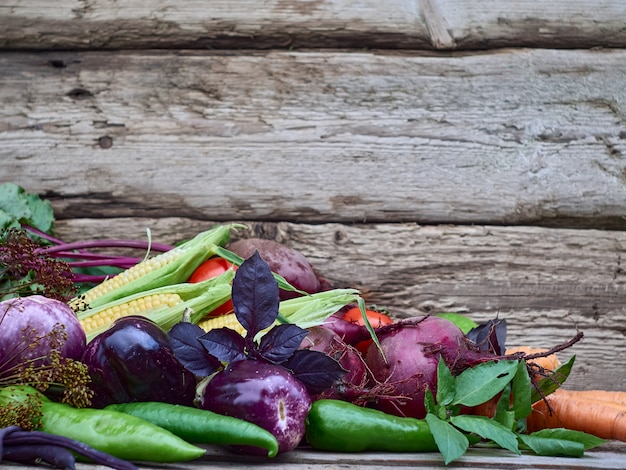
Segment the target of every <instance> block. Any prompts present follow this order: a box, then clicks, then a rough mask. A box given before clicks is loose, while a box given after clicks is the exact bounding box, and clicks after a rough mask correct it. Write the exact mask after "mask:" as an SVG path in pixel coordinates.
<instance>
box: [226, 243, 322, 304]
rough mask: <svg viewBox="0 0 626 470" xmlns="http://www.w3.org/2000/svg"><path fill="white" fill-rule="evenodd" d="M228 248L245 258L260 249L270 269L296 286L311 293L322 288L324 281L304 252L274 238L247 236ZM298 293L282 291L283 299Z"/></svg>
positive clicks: (281, 297) (295, 295)
mask: <svg viewBox="0 0 626 470" xmlns="http://www.w3.org/2000/svg"><path fill="white" fill-rule="evenodd" d="M228 249H229V250H230V251H232V252H233V253H235V254H237V255H239V256H241V257H242V258H244V259H247V258H249V257H250V256H252V255H253V254H254V252H255V251H258V252H259V254H260V255H261V258H263V260H264V261H265V262H266V263H267V264H268V265H269V267H270V269H271V270H272V271H273V272H275V273H276V274H280V275H281V276H282V277H284V278H285V280H286V281H287V282H288V283H289V284H291V285H292V286H294V287H295V288H297V289H299V290H302V291H304V292H308V293H309V294H314V293H316V292H319V291H320V290H322V286H323V281H321V280H320V278H319V277H318V275H317V273H316V272H315V269H314V268H313V265H312V264H311V263H310V262H309V260H308V259H307V258H306V257H305V256H304V255H303V254H302V253H300V252H299V251H297V250H294V249H293V248H290V247H288V246H286V245H283V244H281V243H278V242H276V241H274V240H265V239H262V238H245V239H241V240H237V241H236V242H233V243H231V244H230V245H229V246H228ZM298 295H299V294H297V293H296V292H288V291H285V290H281V291H280V299H281V300H285V299H290V298H293V297H297V296H298Z"/></svg>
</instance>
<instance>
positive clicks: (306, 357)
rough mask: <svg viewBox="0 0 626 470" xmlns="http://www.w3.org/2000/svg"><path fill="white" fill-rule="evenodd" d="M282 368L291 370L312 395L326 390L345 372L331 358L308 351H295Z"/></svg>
mask: <svg viewBox="0 0 626 470" xmlns="http://www.w3.org/2000/svg"><path fill="white" fill-rule="evenodd" d="M282 366H283V367H286V368H287V369H289V370H291V372H292V373H293V375H294V376H295V377H296V378H297V379H298V380H300V381H301V382H302V383H303V384H304V385H305V386H306V388H307V390H308V391H309V393H312V394H316V393H321V392H323V391H324V390H328V389H329V388H330V387H331V386H332V385H333V384H334V383H335V382H336V381H337V380H339V379H340V378H341V377H343V376H344V375H345V373H346V372H347V371H346V370H345V369H344V368H343V367H341V365H340V364H339V362H337V361H336V360H334V359H333V358H332V357H330V356H328V355H326V354H325V353H323V352H320V351H311V350H310V349H299V350H297V351H296V352H294V353H293V355H292V356H291V357H290V358H289V360H288V361H286V362H284V363H283V364H282Z"/></svg>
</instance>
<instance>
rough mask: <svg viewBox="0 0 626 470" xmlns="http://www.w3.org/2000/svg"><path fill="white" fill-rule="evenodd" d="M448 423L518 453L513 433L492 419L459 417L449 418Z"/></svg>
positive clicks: (515, 437) (468, 416) (469, 416)
mask: <svg viewBox="0 0 626 470" xmlns="http://www.w3.org/2000/svg"><path fill="white" fill-rule="evenodd" d="M450 422H451V423H452V424H454V425H455V426H456V427H457V428H460V429H462V430H463V431H465V432H469V433H474V434H478V435H479V436H480V437H482V438H483V439H488V440H490V441H493V442H495V443H496V444H498V445H499V446H500V447H502V448H503V449H507V450H510V451H511V452H514V453H516V454H519V453H520V451H519V448H518V446H517V436H516V435H515V433H514V432H513V431H511V430H510V429H509V428H507V427H506V426H503V425H502V424H500V423H498V422H496V421H495V420H493V419H489V418H487V417H486V416H471V415H460V416H453V417H451V418H450Z"/></svg>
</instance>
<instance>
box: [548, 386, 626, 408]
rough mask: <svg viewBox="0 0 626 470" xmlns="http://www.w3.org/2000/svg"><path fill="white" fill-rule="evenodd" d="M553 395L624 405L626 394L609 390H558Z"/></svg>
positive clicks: (625, 403)
mask: <svg viewBox="0 0 626 470" xmlns="http://www.w3.org/2000/svg"><path fill="white" fill-rule="evenodd" d="M555 393H559V394H563V395H568V396H570V397H573V398H577V399H581V398H582V399H585V400H595V401H606V402H609V403H617V404H620V405H626V392H623V391H611V390H566V389H563V388H560V389H558V390H557V391H556V392H555Z"/></svg>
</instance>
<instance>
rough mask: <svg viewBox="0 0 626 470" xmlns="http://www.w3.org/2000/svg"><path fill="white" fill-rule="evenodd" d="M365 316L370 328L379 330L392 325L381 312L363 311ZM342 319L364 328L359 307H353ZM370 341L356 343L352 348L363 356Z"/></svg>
mask: <svg viewBox="0 0 626 470" xmlns="http://www.w3.org/2000/svg"><path fill="white" fill-rule="evenodd" d="M365 315H366V316H367V321H369V322H370V325H372V328H374V329H376V328H380V327H381V326H384V325H390V324H391V323H393V320H392V319H391V317H390V316H389V315H386V314H384V313H383V312H378V311H376V310H368V309H366V310H365ZM343 319H344V320H346V321H349V322H350V323H355V324H357V325H361V326H365V320H364V319H363V314H362V313H361V309H360V308H359V307H353V308H351V309H349V310H347V311H346V313H344V314H343ZM371 342H372V340H371V339H366V340H363V341H360V342H358V343H357V344H355V345H354V347H355V348H356V349H357V350H358V351H359V352H360V353H361V354H365V353H366V352H367V348H369V345H370V344H371Z"/></svg>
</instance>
